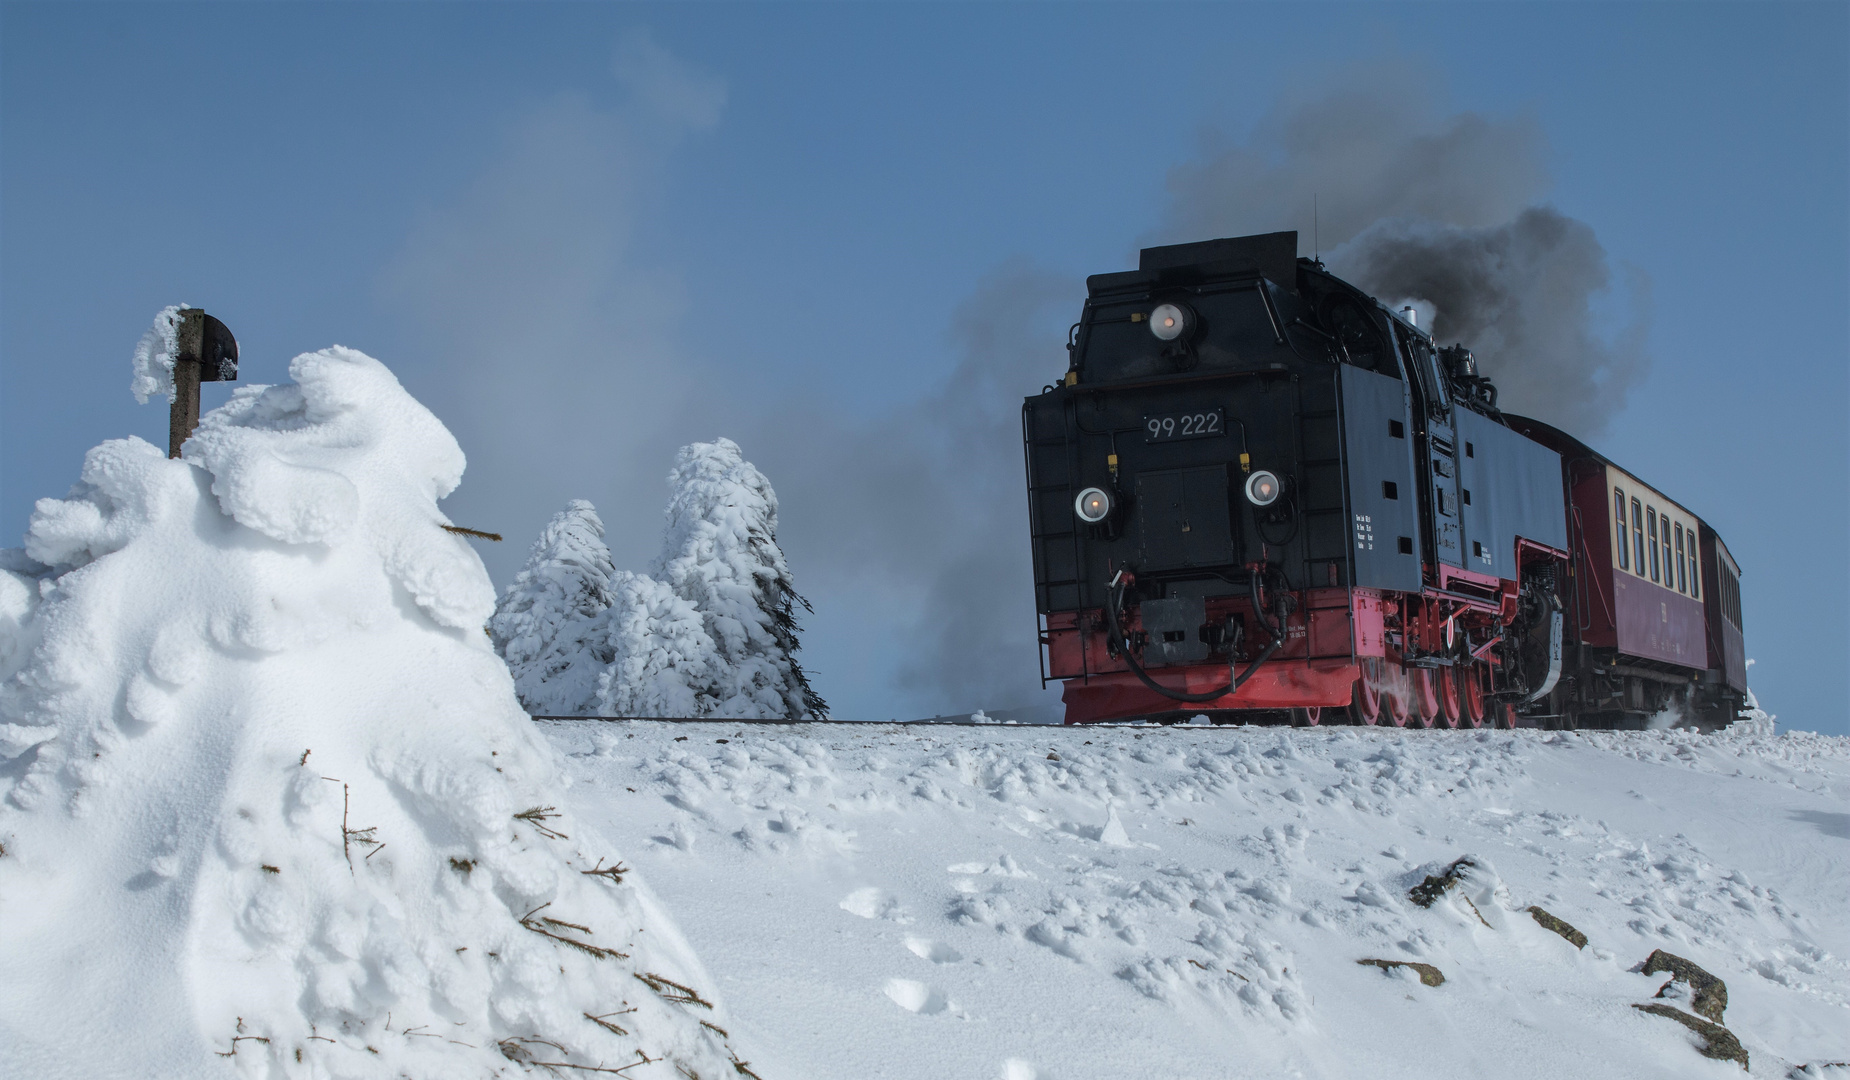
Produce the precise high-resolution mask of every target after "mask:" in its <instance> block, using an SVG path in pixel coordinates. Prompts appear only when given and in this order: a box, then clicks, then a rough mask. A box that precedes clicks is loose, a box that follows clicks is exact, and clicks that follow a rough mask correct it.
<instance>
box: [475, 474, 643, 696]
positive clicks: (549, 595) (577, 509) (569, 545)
mask: <svg viewBox="0 0 1850 1080" xmlns="http://www.w3.org/2000/svg"><path fill="white" fill-rule="evenodd" d="M615 577H616V568H615V567H614V566H613V565H612V563H611V560H610V549H609V548H608V547H606V546H605V544H604V522H603V521H602V520H601V519H600V518H599V517H598V516H597V508H596V507H594V506H592V505H591V504H590V503H588V502H586V501H585V500H583V499H574V500H572V501H571V502H570V503H568V504H566V507H565V509H564V510H561V511H559V513H557V514H555V515H554V516H553V519H552V521H550V522H548V523H547V525H546V528H545V529H544V530H543V531H542V532H541V533H540V538H539V539H538V540H536V541H535V542H534V544H533V550H532V552H531V553H530V554H529V555H528V556H527V565H526V566H525V567H524V568H523V569H522V570H521V571H520V573H519V574H518V575H516V576H515V578H514V581H513V583H512V584H511V585H509V586H508V587H507V591H506V592H505V593H503V594H502V596H501V601H500V603H499V604H497V605H496V606H495V614H494V618H492V619H490V620H489V623H488V634H489V637H491V638H492V639H493V640H494V643H495V650H496V651H497V652H499V653H500V654H501V656H502V657H503V658H504V659H505V660H507V666H508V670H509V671H510V672H512V673H513V676H514V689H515V692H516V693H517V694H519V696H520V701H521V704H522V705H525V706H526V708H527V711H528V712H530V713H533V714H535V715H542V716H545V715H550V716H579V715H585V714H588V713H591V712H594V711H596V708H597V702H598V683H599V678H600V676H601V675H602V673H603V671H604V669H605V668H607V667H608V666H609V665H610V663H611V660H612V659H613V658H614V655H615V654H614V652H613V650H612V647H611V645H610V635H609V633H608V632H607V631H606V629H605V627H604V621H605V619H604V614H605V612H606V610H607V609H608V608H609V607H610V606H611V601H612V599H613V597H614V595H615V594H614V593H613V590H612V585H613V579H614V578H615Z"/></svg>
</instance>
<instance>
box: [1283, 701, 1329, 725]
mask: <svg viewBox="0 0 1850 1080" xmlns="http://www.w3.org/2000/svg"><path fill="white" fill-rule="evenodd" d="M1321 723H1323V706H1321V705H1311V706H1308V707H1306V708H1301V709H1293V710H1291V726H1292V727H1316V726H1317V725H1318V724H1321Z"/></svg>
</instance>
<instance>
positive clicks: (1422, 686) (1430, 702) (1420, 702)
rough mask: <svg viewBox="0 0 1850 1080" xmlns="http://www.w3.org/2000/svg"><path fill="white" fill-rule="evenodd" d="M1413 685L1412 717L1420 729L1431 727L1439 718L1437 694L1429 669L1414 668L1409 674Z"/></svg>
mask: <svg viewBox="0 0 1850 1080" xmlns="http://www.w3.org/2000/svg"><path fill="white" fill-rule="evenodd" d="M1408 674H1410V675H1411V676H1412V683H1413V716H1414V718H1415V719H1417V720H1418V721H1419V725H1420V726H1421V727H1431V726H1432V722H1433V721H1434V720H1435V719H1437V718H1438V716H1439V694H1438V691H1437V690H1436V689H1434V687H1433V677H1432V669H1431V668H1414V669H1413V670H1412V671H1411V672H1409V673H1408Z"/></svg>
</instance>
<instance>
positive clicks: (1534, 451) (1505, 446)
mask: <svg viewBox="0 0 1850 1080" xmlns="http://www.w3.org/2000/svg"><path fill="white" fill-rule="evenodd" d="M1458 469H1459V488H1460V498H1461V499H1462V498H1464V497H1465V496H1464V492H1469V493H1470V496H1469V498H1470V501H1469V502H1468V503H1465V504H1464V505H1463V506H1462V507H1461V508H1460V509H1461V510H1462V511H1463V513H1462V517H1463V519H1464V533H1465V537H1464V539H1465V559H1464V564H1465V568H1466V569H1468V570H1474V571H1476V572H1478V573H1480V574H1495V575H1496V576H1498V577H1500V578H1505V579H1508V580H1514V579H1515V577H1516V538H1517V537H1522V538H1524V539H1527V540H1533V541H1535V542H1536V543H1540V544H1546V545H1548V546H1549V547H1552V548H1557V549H1559V550H1562V551H1565V550H1567V518H1566V515H1565V514H1564V513H1563V511H1562V507H1563V506H1565V505H1566V493H1565V491H1564V490H1563V488H1562V484H1561V455H1560V454H1557V453H1555V452H1554V451H1553V450H1550V449H1548V448H1547V447H1546V446H1543V445H1541V444H1540V443H1537V442H1535V441H1533V440H1531V439H1528V438H1525V437H1524V436H1522V435H1520V434H1518V433H1516V432H1514V431H1511V430H1510V429H1509V428H1506V427H1504V426H1503V425H1501V424H1499V423H1497V422H1496V421H1494V420H1491V419H1490V418H1488V417H1484V416H1479V415H1478V414H1477V413H1474V412H1467V411H1465V410H1463V409H1460V410H1458Z"/></svg>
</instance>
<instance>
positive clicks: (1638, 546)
mask: <svg viewBox="0 0 1850 1080" xmlns="http://www.w3.org/2000/svg"><path fill="white" fill-rule="evenodd" d="M1632 554H1633V555H1634V556H1635V557H1636V558H1637V560H1638V565H1637V567H1636V569H1637V571H1638V576H1639V577H1643V576H1644V507H1643V506H1642V505H1640V504H1639V502H1638V500H1637V499H1633V500H1632Z"/></svg>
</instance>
